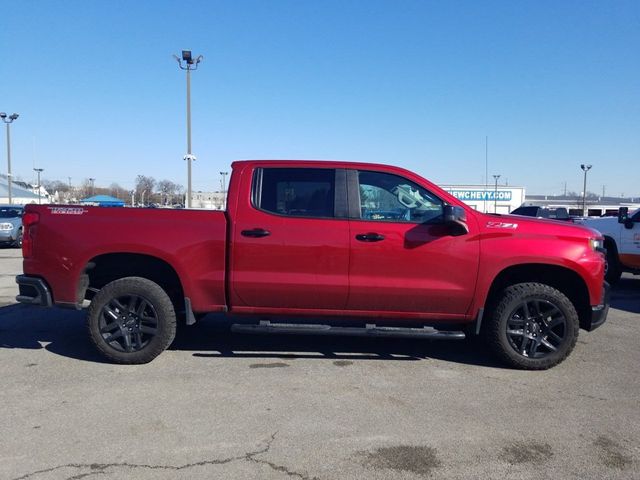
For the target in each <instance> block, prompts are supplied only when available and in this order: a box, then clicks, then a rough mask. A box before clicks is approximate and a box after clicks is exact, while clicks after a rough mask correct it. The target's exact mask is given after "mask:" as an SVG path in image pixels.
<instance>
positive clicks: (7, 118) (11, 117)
mask: <svg viewBox="0 0 640 480" xmlns="http://www.w3.org/2000/svg"><path fill="white" fill-rule="evenodd" d="M18 117H19V115H18V114H17V113H14V114H12V115H9V116H7V114H6V113H4V112H0V118H2V121H3V122H4V123H6V124H7V194H8V197H9V205H11V129H10V125H11V123H13V121H14V120H16V119H17V118H18Z"/></svg>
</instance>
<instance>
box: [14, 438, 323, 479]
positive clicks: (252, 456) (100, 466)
mask: <svg viewBox="0 0 640 480" xmlns="http://www.w3.org/2000/svg"><path fill="white" fill-rule="evenodd" d="M277 433H278V432H274V433H273V434H271V436H270V437H269V439H268V440H267V442H266V445H265V446H264V447H262V448H261V449H259V450H255V451H252V452H247V453H245V454H244V455H239V456H235V457H228V458H222V459H217V460H203V461H201V462H194V463H187V464H184V465H147V464H138V463H128V462H121V463H67V464H65V465H57V466H55V467H50V468H45V469H42V470H37V471H35V472H31V473H27V474H25V475H22V476H21V477H16V478H14V479H13V480H27V479H31V478H34V477H35V476H37V475H40V474H43V473H50V472H54V471H56V470H62V469H64V468H75V469H87V468H88V469H89V470H90V471H89V472H83V473H78V474H76V475H73V476H71V477H67V479H66V480H80V479H82V478H86V477H89V476H92V475H105V474H107V473H111V472H107V470H108V469H111V468H128V469H132V470H133V469H147V470H173V471H179V470H186V469H189V468H194V467H202V466H206V465H224V464H227V463H231V462H237V461H241V460H243V461H248V462H253V463H256V464H259V465H266V466H268V467H269V468H271V469H272V470H274V471H276V472H281V473H284V474H285V475H287V476H289V477H297V478H299V479H300V480H319V479H318V478H317V477H309V476H308V475H305V474H303V473H300V472H296V471H294V470H291V469H289V468H288V467H286V466H284V465H278V464H276V463H274V462H271V461H269V460H265V459H260V458H256V457H257V456H258V455H262V454H265V453H268V452H269V450H270V449H271V445H272V444H273V442H274V441H275V439H276V435H277Z"/></svg>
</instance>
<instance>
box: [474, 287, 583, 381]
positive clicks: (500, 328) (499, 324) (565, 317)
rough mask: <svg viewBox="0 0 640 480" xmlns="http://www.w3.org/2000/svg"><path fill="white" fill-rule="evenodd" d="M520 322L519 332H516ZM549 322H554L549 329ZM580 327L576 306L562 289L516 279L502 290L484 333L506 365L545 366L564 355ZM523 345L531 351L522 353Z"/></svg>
mask: <svg viewBox="0 0 640 480" xmlns="http://www.w3.org/2000/svg"><path fill="white" fill-rule="evenodd" d="M525 305H526V307H525ZM536 310H537V311H536ZM526 312H529V314H530V315H529V316H527V315H526ZM520 323H521V324H522V335H520V334H519V333H517V332H519V331H520V329H518V328H517V326H519V325H520ZM550 325H555V326H553V327H552V328H551V329H549V328H548V327H549V326H550ZM514 327H516V328H514ZM579 328H580V325H579V320H578V314H577V312H576V309H575V307H574V306H573V304H572V303H571V301H570V300H569V299H568V298H567V297H566V296H565V295H564V294H563V293H562V292H560V291H559V290H556V289H555V288H553V287H550V286H549V285H545V284H542V283H518V284H515V285H511V286H509V287H507V288H505V289H504V290H503V291H502V294H501V296H500V297H499V298H498V299H497V301H496V302H495V306H494V307H493V308H492V310H491V312H490V315H489V318H488V319H487V321H486V322H485V323H484V325H483V336H484V339H485V341H486V342H487V345H488V346H489V348H490V349H491V350H492V352H493V353H494V354H495V355H496V356H497V357H498V358H499V359H500V360H502V361H503V362H505V363H506V364H508V365H509V366H511V367H514V368H518V369H522V370H545V369H548V368H551V367H553V366H555V365H557V364H559V363H560V362H562V361H563V360H564V359H565V358H567V356H568V355H569V354H570V353H571V351H572V350H573V348H574V347H575V345H576V342H577V340H578V331H579ZM525 332H528V333H526V334H525ZM534 335H535V337H534ZM525 339H526V342H527V343H525ZM543 339H544V341H543ZM558 339H559V340H558ZM519 341H520V342H521V343H519ZM544 342H546V343H544ZM523 345H525V347H523ZM526 345H529V346H530V347H531V348H532V349H533V352H529V354H525V353H522V352H521V350H525V351H526ZM547 345H551V346H552V347H554V348H555V350H552V349H551V348H549V347H547ZM537 349H540V351H537ZM531 354H532V355H533V356H531ZM537 355H539V357H536V356H537Z"/></svg>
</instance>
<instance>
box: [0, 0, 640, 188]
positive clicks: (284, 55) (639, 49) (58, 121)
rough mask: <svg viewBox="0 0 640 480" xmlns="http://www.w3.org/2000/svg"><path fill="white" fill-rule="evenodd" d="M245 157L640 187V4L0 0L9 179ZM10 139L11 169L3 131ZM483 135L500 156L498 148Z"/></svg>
mask: <svg viewBox="0 0 640 480" xmlns="http://www.w3.org/2000/svg"><path fill="white" fill-rule="evenodd" d="M182 49H191V50H192V51H193V53H194V55H203V56H204V59H203V61H202V63H201V64H200V67H199V68H198V70H197V71H195V72H193V74H192V124H193V154H194V155H195V156H196V158H197V160H196V162H195V163H194V165H193V188H194V190H203V191H211V190H218V189H219V188H220V172H221V171H228V170H229V169H230V165H231V162H232V161H234V160H239V159H268V158H276V159H327V160H353V161H364V162H372V163H388V164H393V165H399V166H402V167H405V168H408V169H410V170H413V171H415V172H417V173H419V174H420V175H422V176H424V177H426V178H428V179H430V180H432V181H434V182H436V183H439V184H483V183H485V168H486V165H485V162H487V163H488V173H489V175H488V177H489V183H491V184H492V183H493V175H501V177H500V180H499V181H500V184H502V183H508V184H509V185H515V186H523V187H525V188H526V191H527V193H531V194H549V195H553V194H562V193H563V192H564V190H565V188H566V189H567V190H568V191H573V192H578V193H580V192H582V189H583V188H582V182H583V172H582V170H581V169H580V164H591V165H593V168H592V169H591V170H590V171H589V174H588V187H587V190H588V191H592V192H595V193H597V194H601V193H602V190H603V188H604V189H605V193H606V195H625V196H633V195H635V196H640V181H639V180H640V1H638V0H630V1H622V0H620V1H616V0H607V1H599V0H598V1H589V0H580V1H571V0H565V1H557V0H553V1H548V0H536V1H506V0H505V1H490V0H487V1H479V2H478V1H474V0H467V1H456V0H442V1H428V0H421V1H410V0H393V1H392V0H388V1H377V0H366V1H365V0H362V1H349V0H341V1H332V0H314V1H311V0H309V1H303V0H296V1H289V0H268V1H267V0H260V1H249V0H235V1H188V0H181V1H160V0H158V1H150V0H148V1H142V0H140V1H135V2H132V1H122V0H108V1H107V0H105V1H100V0H92V1H86V0H82V1H67V0H58V1H49V0H38V1H30V0H21V1H13V2H11V1H3V2H1V3H0V60H1V62H0V111H4V112H7V113H9V114H10V113H13V112H17V113H19V114H20V117H19V118H18V120H16V121H15V122H14V124H13V125H12V127H11V144H12V170H13V174H14V177H21V178H22V179H24V180H27V181H30V180H32V179H33V168H34V166H35V167H38V168H44V172H43V178H45V179H49V180H62V181H65V182H66V181H67V179H68V177H71V182H72V184H74V185H78V184H80V183H81V182H82V181H83V180H84V179H86V178H88V177H94V178H95V179H96V181H95V183H96V186H109V185H110V184H112V183H114V182H116V183H119V184H120V185H121V186H123V187H125V188H132V187H133V185H134V181H135V177H136V176H137V175H139V174H142V175H151V176H153V177H154V178H156V179H157V180H162V179H169V180H172V181H174V182H177V183H180V184H182V185H185V186H186V183H187V178H186V177H187V174H186V171H187V169H186V163H185V161H184V160H183V156H184V155H185V153H186V113H185V97H186V92H185V90H186V81H185V72H184V71H182V70H180V69H179V68H178V64H177V62H176V61H175V59H173V58H172V55H173V54H179V53H180V51H181V50H182ZM2 133H3V135H1V136H0V172H2V173H6V171H7V164H6V143H5V137H4V132H2ZM487 138H488V155H487V150H486V148H485V147H486V144H487Z"/></svg>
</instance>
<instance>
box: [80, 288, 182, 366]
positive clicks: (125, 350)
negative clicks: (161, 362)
mask: <svg viewBox="0 0 640 480" xmlns="http://www.w3.org/2000/svg"><path fill="white" fill-rule="evenodd" d="M127 298H129V299H131V298H137V299H139V303H138V305H139V307H137V309H136V307H133V309H129V308H128V306H126V305H124V304H123V301H121V300H122V299H127ZM116 302H117V303H116ZM124 303H127V302H126V301H125V302H124ZM117 304H120V305H122V306H124V307H125V308H119V307H114V305H117ZM129 304H130V305H131V304H133V305H136V303H135V301H134V302H133V303H131V301H130V302H129ZM134 310H135V311H134ZM136 314H138V315H136ZM141 319H142V320H141ZM153 319H155V320H156V321H155V323H154V322H153V321H152V320H153ZM107 322H110V323H107ZM136 322H137V325H136ZM145 322H146V331H143V329H144V328H145V325H144V323H145ZM140 325H142V328H140ZM153 326H155V327H156V328H152V327H153ZM108 327H109V328H108ZM87 328H88V330H89V337H90V338H91V341H92V342H93V344H94V345H95V346H96V348H97V349H98V351H99V352H100V353H101V354H102V355H104V356H105V357H106V358H107V359H109V360H110V361H112V362H115V363H120V364H142V363H148V362H150V361H151V360H153V359H154V358H156V357H157V356H158V355H160V354H161V353H162V352H163V351H164V350H165V349H166V348H167V347H168V346H169V345H171V342H173V339H174V338H175V335H176V314H175V310H174V307H173V304H172V303H171V300H170V298H169V296H168V295H167V293H166V292H165V291H164V290H163V289H162V287H160V285H158V284H157V283H155V282H152V281H151V280H148V279H146V278H141V277H125V278H120V279H118V280H114V281H113V282H111V283H108V284H107V285H105V286H104V287H102V288H101V289H100V291H99V292H98V293H96V295H95V296H94V297H93V300H92V301H91V305H90V306H89V311H88V314H87ZM132 328H133V329H134V331H133V333H131V332H130V330H131V329H132ZM136 328H137V329H138V330H137V331H136V330H135V329H136ZM151 330H155V333H153V334H151V333H149V331H151ZM109 332H114V333H115V335H114V334H112V335H109ZM123 332H124V333H123ZM136 334H137V335H139V336H138V337H137V341H136V339H135V338H134V336H135V335H136ZM116 335H119V336H116ZM105 336H107V338H105ZM111 337H115V338H114V340H112V341H111V342H109V341H107V340H108V339H109V338H111ZM124 337H128V338H129V346H128V347H127V346H126V342H125V341H124ZM118 339H121V340H118ZM141 339H145V340H144V341H142V340H141ZM123 342H124V343H125V345H121V343H123ZM136 343H138V348H136V345H135V344H136ZM132 344H133V345H132Z"/></svg>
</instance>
